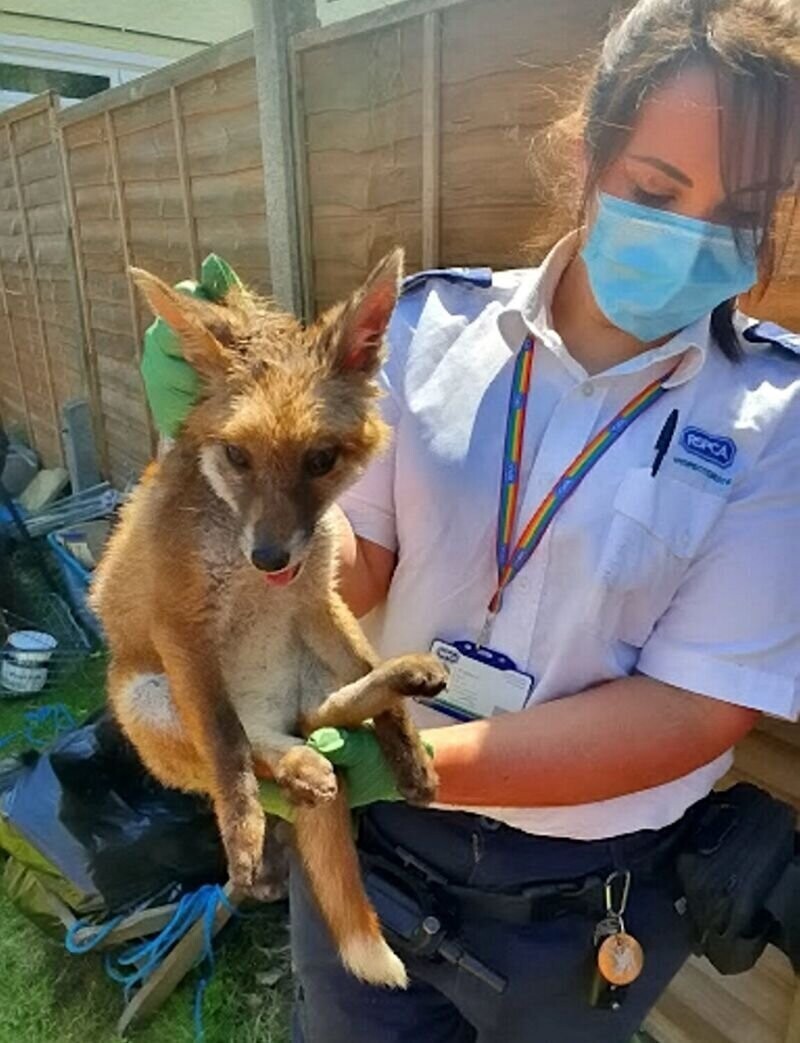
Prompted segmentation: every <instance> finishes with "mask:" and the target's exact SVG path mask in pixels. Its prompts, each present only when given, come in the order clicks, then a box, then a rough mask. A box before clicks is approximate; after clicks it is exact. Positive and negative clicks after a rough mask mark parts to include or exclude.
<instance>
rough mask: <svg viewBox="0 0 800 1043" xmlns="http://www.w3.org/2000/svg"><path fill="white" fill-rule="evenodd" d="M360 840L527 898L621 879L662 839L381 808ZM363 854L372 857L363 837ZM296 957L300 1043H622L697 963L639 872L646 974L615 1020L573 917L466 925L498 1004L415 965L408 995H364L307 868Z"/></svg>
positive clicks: (461, 975)
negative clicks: (376, 840) (602, 1000)
mask: <svg viewBox="0 0 800 1043" xmlns="http://www.w3.org/2000/svg"><path fill="white" fill-rule="evenodd" d="M367 816H368V819H369V822H368V827H369V829H368V830H363V831H362V836H363V835H364V834H365V833H368V832H372V834H373V835H374V834H375V832H376V831H377V833H378V834H379V835H380V836H381V838H383V840H385V841H387V842H388V843H389V844H395V845H399V846H401V847H404V848H406V849H407V850H409V851H412V852H414V854H416V855H417V856H418V857H419V858H420V859H422V860H423V861H424V862H426V863H427V864H428V865H429V866H432V867H434V868H435V869H437V870H438V871H439V872H440V873H441V874H442V875H444V876H445V877H446V878H447V879H448V880H449V881H451V883H453V884H459V885H468V886H473V887H475V888H477V889H480V890H482V891H486V890H506V891H514V890H518V889H522V888H523V887H525V886H526V885H530V884H533V883H541V882H546V881H558V880H570V879H575V878H579V877H582V876H586V875H589V874H594V873H600V874H603V875H607V874H608V873H610V872H611V871H612V870H614V869H624V868H626V867H627V866H628V865H630V864H631V863H632V862H635V863H638V862H640V861H641V860H642V859H643V858H646V856H647V853H648V850H649V849H652V848H653V847H654V846H655V845H656V843H658V842H659V841H660V839H662V837H661V835H660V834H658V833H654V832H642V833H636V834H630V835H628V836H625V837H619V838H615V839H612V840H603V841H591V842H587V841H576V840H558V839H552V838H548V837H536V836H530V835H529V834H526V833H521V832H519V831H518V830H515V829H511V828H509V827H507V826H505V825H502V824H499V823H497V822H494V821H492V820H487V819H483V818H480V817H478V816H475V815H469V814H465V813H461V812H441V811H432V810H422V809H417V808H412V807H409V806H407V805H401V804H382V805H374V806H373V807H372V808H371V809H370V810H369V812H368V813H367ZM363 843H364V845H365V846H366V847H367V848H369V846H370V841H369V837H368V835H367V836H365V837H364V840H363ZM290 908H291V927H292V952H293V959H294V967H295V976H296V983H297V991H296V1002H295V1010H294V1016H293V1040H294V1043H401V1041H402V1043H627V1041H628V1040H630V1037H631V1035H632V1034H633V1033H634V1032H635V1031H636V1029H637V1028H638V1027H639V1026H640V1025H641V1023H642V1021H643V1019H644V1017H645V1015H646V1014H647V1012H648V1010H649V1009H650V1008H651V1007H652V1005H653V1004H654V1003H655V1001H656V1000H657V999H658V997H659V995H660V994H661V992H662V991H663V990H664V988H665V987H666V986H667V984H668V983H669V981H670V979H671V978H672V977H673V975H674V974H675V973H676V972H677V971H678V969H679V968H680V967H681V965H682V963H683V962H684V960H685V959H686V957H687V956H688V954H689V936H688V928H687V927H686V924H685V923H684V921H683V919H682V918H681V917H680V916H679V915H678V913H677V912H676V911H675V908H674V905H673V902H672V898H671V896H670V893H669V890H668V887H667V884H666V880H665V881H664V882H663V883H661V882H660V881H659V880H658V879H657V877H651V876H650V877H648V878H645V879H637V877H636V873H635V872H634V877H633V882H632V887H631V892H630V898H629V902H628V909H627V912H626V915H625V925H626V928H627V929H628V930H629V931H630V932H631V933H632V934H634V935H635V936H636V937H637V938H638V939H639V941H640V942H641V943H642V946H643V948H644V952H645V966H644V971H643V973H642V975H641V976H640V978H639V979H638V980H637V981H636V982H635V983H634V984H633V985H631V986H630V987H629V988H628V990H627V995H626V997H625V1002H624V1003H623V1005H622V1006H621V1007H620V1009H618V1010H616V1011H611V1010H601V1009H596V1008H593V1007H591V1006H590V1005H589V1002H588V993H589V989H588V984H587V983H588V981H589V975H588V971H587V966H588V962H589V960H590V959H591V952H592V932H593V929H594V926H595V924H594V922H592V920H591V919H590V918H589V917H588V916H586V915H581V914H572V913H571V914H568V915H565V916H561V917H559V918H557V919H552V920H548V921H544V922H537V923H529V924H525V925H516V924H509V923H503V922H498V921H496V920H491V919H488V918H486V917H485V916H484V917H467V918H465V919H464V920H463V921H462V924H461V932H460V939H461V941H462V942H463V943H464V944H465V946H466V948H467V949H468V950H469V951H470V952H471V953H472V954H473V955H474V956H476V957H477V958H478V959H480V960H481V961H482V962H483V963H484V964H485V965H486V966H488V967H490V968H491V969H492V970H494V971H496V972H497V973H499V974H501V975H503V976H504V977H505V978H506V979H507V981H508V987H507V989H506V991H505V992H504V993H503V994H501V995H498V994H497V993H496V992H494V991H492V990H491V989H490V988H489V987H488V986H486V985H485V984H483V983H482V982H481V981H480V980H477V979H476V978H475V977H473V976H472V975H470V974H468V973H466V972H464V971H462V970H459V969H458V968H454V967H452V966H450V965H449V964H447V963H444V962H443V961H439V960H426V959H419V958H417V959H414V958H412V959H408V958H406V957H404V960H405V962H406V966H407V967H408V970H409V975H410V978H411V985H410V987H409V988H408V990H407V991H405V992H403V991H395V990H387V989H379V988H375V987H374V986H369V985H364V984H362V983H361V982H359V981H357V980H356V979H355V978H354V977H353V976H352V975H350V974H348V973H347V972H346V971H345V970H344V969H343V967H342V965H341V963H340V962H339V959H338V957H337V954H336V951H335V949H334V947H333V945H332V943H331V940H330V937H329V935H328V932H327V929H326V928H325V926H324V924H323V923H322V922H321V920H320V917H319V915H318V913H317V910H316V906H315V904H314V901H313V899H312V897H311V896H310V894H309V893H308V890H307V888H306V885H305V881H304V880H303V877H302V874H301V872H299V871H294V870H293V873H292V881H291V898H290Z"/></svg>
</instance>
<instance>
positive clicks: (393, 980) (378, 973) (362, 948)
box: [341, 934, 408, 989]
mask: <svg viewBox="0 0 800 1043" xmlns="http://www.w3.org/2000/svg"><path fill="white" fill-rule="evenodd" d="M341 956H342V962H343V963H344V965H345V967H347V969H348V970H349V971H350V972H351V973H352V974H355V976H356V977H357V978H360V979H361V981H365V982H367V984H369V985H384V986H386V988H390V989H406V988H408V975H407V974H406V969H405V967H404V966H403V961H402V960H401V959H400V958H399V957H398V956H396V955H395V954H394V953H393V952H392V950H391V949H390V948H389V946H388V945H387V944H386V942H385V941H384V939H383V938H382V937H380V935H379V936H378V937H377V938H376V937H374V936H373V935H363V934H362V935H357V936H356V937H355V938H351V939H349V940H348V941H346V942H345V943H344V945H343V946H342V948H341Z"/></svg>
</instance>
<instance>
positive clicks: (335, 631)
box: [303, 593, 447, 804]
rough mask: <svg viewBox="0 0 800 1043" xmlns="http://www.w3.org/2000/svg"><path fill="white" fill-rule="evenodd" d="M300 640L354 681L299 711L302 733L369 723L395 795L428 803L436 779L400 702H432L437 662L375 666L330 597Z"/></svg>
mask: <svg viewBox="0 0 800 1043" xmlns="http://www.w3.org/2000/svg"><path fill="white" fill-rule="evenodd" d="M304 637H305V639H306V641H307V643H308V644H309V646H310V648H311V650H312V651H313V652H314V653H316V655H317V656H318V657H319V658H320V659H321V660H322V662H323V663H324V664H325V665H326V666H328V668H329V669H330V670H331V672H332V673H333V674H334V675H335V676H337V677H340V678H347V677H353V676H355V677H356V678H357V680H355V681H352V682H351V683H350V684H346V685H345V686H344V687H342V688H340V689H338V690H337V691H335V692H333V693H332V694H330V695H328V696H327V698H325V699H324V700H323V701H322V703H321V704H317V705H315V706H313V707H308V708H304V713H303V730H304V731H305V732H306V734H308V733H310V732H312V731H313V730H314V729H315V728H321V727H324V726H326V725H330V726H333V727H340V728H355V727H358V726H359V725H360V724H363V722H364V721H365V720H368V719H369V718H372V719H373V721H374V724H375V735H376V738H377V739H378V742H379V743H380V745H381V748H382V750H383V752H384V755H385V756H386V759H387V760H388V761H389V763H390V764H391V765H392V767H393V769H394V772H395V777H396V779H397V784H398V788H399V790H400V792H401V793H402V794H403V796H404V797H405V798H406V799H407V800H409V801H411V802H412V803H417V804H427V803H430V801H431V800H433V798H434V796H435V794H436V787H437V783H438V780H437V778H436V773H435V771H434V769H433V765H432V764H431V760H430V757H429V756H428V753H427V750H426V749H425V747H424V746H423V744H422V742H421V740H420V738H419V735H418V734H417V730H416V728H415V727H414V724H413V722H412V721H411V717H410V715H409V712H408V707H407V706H406V705H405V697H407V696H424V697H432V696H434V695H437V694H438V693H439V692H440V691H441V690H442V689H443V688H444V687H445V684H446V683H447V675H446V672H445V670H444V667H443V666H442V664H441V663H440V662H439V660H438V659H436V657H435V656H432V655H407V656H400V657H398V658H397V659H391V660H389V661H388V662H385V663H382V664H380V665H378V659H377V656H376V654H375V652H374V651H373V650H372V648H371V647H370V645H369V642H368V641H367V640H366V638H365V637H364V635H363V633H362V631H361V628H360V627H359V625H358V622H357V621H356V619H355V617H354V616H353V615H352V613H351V612H350V610H349V609H348V608H347V606H346V605H345V603H344V602H343V601H342V599H341V598H340V597H339V595H338V594H335V593H334V594H333V595H332V596H331V598H330V599H329V600H328V602H327V603H326V604H325V605H324V606H323V608H322V609H320V610H319V611H318V613H317V614H316V615H315V617H313V618H311V619H309V620H307V626H306V629H305V633H304Z"/></svg>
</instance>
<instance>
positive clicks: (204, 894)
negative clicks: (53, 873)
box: [66, 884, 236, 1043]
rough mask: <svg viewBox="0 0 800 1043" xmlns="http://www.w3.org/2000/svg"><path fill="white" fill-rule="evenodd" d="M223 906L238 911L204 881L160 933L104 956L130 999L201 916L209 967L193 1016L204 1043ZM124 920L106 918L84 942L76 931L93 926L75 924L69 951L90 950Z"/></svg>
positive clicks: (200, 1042)
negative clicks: (216, 934)
mask: <svg viewBox="0 0 800 1043" xmlns="http://www.w3.org/2000/svg"><path fill="white" fill-rule="evenodd" d="M220 905H224V906H225V907H226V908H227V909H228V910H229V911H230V912H231V913H235V912H236V910H235V909H234V907H233V906H232V905H231V903H230V901H229V900H228V896H227V895H226V894H225V892H224V891H223V890H222V888H221V887H220V886H219V885H218V884H204V885H203V886H202V887H200V888H198V889H197V890H196V891H191V892H189V893H188V894H185V895H183V896H182V898H181V899H180V901H179V902H178V905H177V908H176V909H175V912H174V913H173V914H172V918H171V919H170V921H169V923H168V924H167V925H166V926H165V927H164V928H163V929H162V930H161V932H160V933H159V934H157V935H155V936H154V937H152V938H148V939H146V940H145V941H140V942H134V943H133V944H132V945H129V946H128V947H127V948H125V949H123V950H122V951H121V952H120V953H118V954H116V955H113V954H112V953H108V954H107V955H106V958H105V968H106V973H107V974H108V976H109V977H110V978H111V980H112V981H115V982H117V983H118V984H120V985H122V986H123V988H124V989H125V998H126V999H128V998H129V997H130V994H131V992H132V991H133V990H134V989H135V988H136V986H138V985H141V984H142V983H143V982H144V981H145V980H146V979H147V978H148V977H149V975H151V974H152V973H153V971H155V970H156V968H157V967H158V966H159V965H160V964H161V962H162V961H163V960H164V958H165V957H166V955H167V953H168V952H169V951H170V950H171V949H172V948H173V946H174V945H176V944H177V942H179V941H180V940H181V938H183V937H184V936H185V935H186V933H187V932H188V931H189V929H190V928H191V927H192V926H193V925H194V924H195V923H197V922H198V920H201V919H202V924H203V955H202V961H201V962H202V963H204V964H205V968H206V969H205V973H204V974H203V976H202V977H201V978H200V980H199V981H198V983H197V986H196V989H195V995H194V1005H193V1016H194V1031H195V1039H196V1040H197V1043H203V1040H205V1028H204V1026H203V996H204V994H205V990H206V987H207V985H208V983H209V981H210V980H211V976H212V975H213V973H214V947H213V934H214V920H215V918H216V915H217V909H218V907H219V906H220ZM122 919H123V917H122V916H117V917H114V919H113V920H109V921H107V922H106V923H104V924H102V925H101V926H99V927H98V928H97V930H96V931H95V932H94V933H93V934H92V935H91V936H90V937H89V938H87V939H86V940H85V941H83V942H77V941H76V939H75V934H76V932H77V931H78V930H80V929H81V928H85V927H87V926H92V925H90V924H87V923H85V922H78V923H76V924H74V925H73V926H72V927H71V928H70V930H69V931H68V932H67V939H66V946H67V950H68V951H69V952H72V953H85V952H89V951H91V950H92V949H94V948H95V947H96V946H97V945H99V944H100V943H101V942H102V941H103V940H104V939H105V938H107V937H108V935H109V934H110V933H111V931H113V929H114V928H115V927H116V926H117V924H118V923H119V922H120V921H121V920H122Z"/></svg>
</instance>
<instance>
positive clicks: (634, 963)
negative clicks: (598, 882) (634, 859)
mask: <svg viewBox="0 0 800 1043" xmlns="http://www.w3.org/2000/svg"><path fill="white" fill-rule="evenodd" d="M618 881H621V884H622V890H621V893H620V894H619V896H618V897H616V898H615V894H614V891H615V885H616V884H617V883H618ZM629 891H630V873H619V872H614V873H612V874H611V875H610V876H609V878H608V880H607V881H606V893H605V904H606V915H605V916H604V917H603V919H602V920H600V922H599V923H598V924H597V926H596V927H595V929H594V934H593V936H592V950H593V951H592V961H591V963H592V966H591V985H590V989H589V1003H590V1004H591V1005H592V1006H593V1007H599V1008H601V1009H604V1010H616V1009H618V1008H619V1007H620V1006H621V1005H622V1003H623V1001H624V999H625V990H626V988H627V986H628V985H630V984H631V982H633V981H635V980H636V979H637V978H638V977H639V975H640V974H641V972H642V967H643V965H644V953H643V951H642V947H641V945H640V944H639V942H638V941H637V940H636V939H635V938H634V937H633V935H631V934H629V933H628V932H627V931H626V930H625V921H624V920H623V914H624V912H625V908H626V906H627V902H628V893H629Z"/></svg>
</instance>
